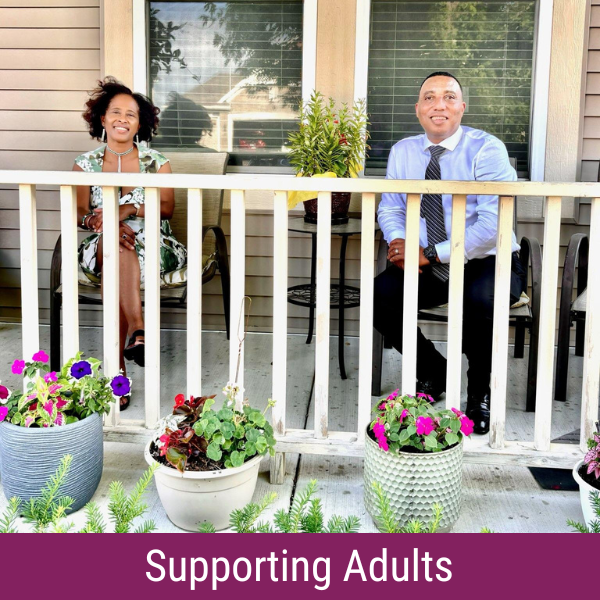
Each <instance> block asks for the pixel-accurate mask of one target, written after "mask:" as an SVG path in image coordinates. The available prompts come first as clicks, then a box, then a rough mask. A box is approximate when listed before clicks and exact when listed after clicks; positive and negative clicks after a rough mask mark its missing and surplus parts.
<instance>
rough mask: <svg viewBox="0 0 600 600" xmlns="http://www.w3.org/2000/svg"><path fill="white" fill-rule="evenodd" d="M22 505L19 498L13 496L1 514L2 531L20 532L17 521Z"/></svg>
mask: <svg viewBox="0 0 600 600" xmlns="http://www.w3.org/2000/svg"><path fill="white" fill-rule="evenodd" d="M20 507H21V501H20V500H19V499H18V498H11V499H10V500H9V501H8V508H7V509H6V511H5V512H4V514H3V515H1V516H0V533H18V531H17V528H16V523H17V518H18V516H19V508H20Z"/></svg>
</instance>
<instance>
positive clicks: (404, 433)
mask: <svg viewBox="0 0 600 600" xmlns="http://www.w3.org/2000/svg"><path fill="white" fill-rule="evenodd" d="M409 429H410V428H409ZM415 431H416V429H415ZM409 437H410V433H409V431H408V429H403V430H402V431H401V432H400V435H399V436H398V441H399V442H400V443H404V442H406V440H407V439H408V438H409ZM394 441H396V440H394Z"/></svg>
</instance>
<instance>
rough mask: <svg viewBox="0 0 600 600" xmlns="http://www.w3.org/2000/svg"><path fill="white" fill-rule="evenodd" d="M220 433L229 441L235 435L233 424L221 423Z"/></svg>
mask: <svg viewBox="0 0 600 600" xmlns="http://www.w3.org/2000/svg"><path fill="white" fill-rule="evenodd" d="M221 433H222V434H223V437H224V438H225V439H226V440H230V439H231V438H232V437H233V434H234V433H235V426H234V424H233V423H229V422H225V423H221Z"/></svg>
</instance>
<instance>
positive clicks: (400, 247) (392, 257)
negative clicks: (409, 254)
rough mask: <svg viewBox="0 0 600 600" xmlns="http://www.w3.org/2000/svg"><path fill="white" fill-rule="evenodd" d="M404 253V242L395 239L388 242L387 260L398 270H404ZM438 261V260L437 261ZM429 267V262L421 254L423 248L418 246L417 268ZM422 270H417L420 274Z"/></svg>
mask: <svg viewBox="0 0 600 600" xmlns="http://www.w3.org/2000/svg"><path fill="white" fill-rule="evenodd" d="M404 251H405V240H403V239H400V238H396V239H395V240H392V241H391V242H390V245H389V247H388V255H387V258H388V260H389V261H390V262H391V263H392V264H394V265H396V266H397V267H399V268H400V269H404V258H405V257H404ZM438 260H439V259H438ZM428 265H429V261H428V260H427V259H426V258H425V255H424V254H423V247H422V246H419V267H426V266H428ZM422 272H423V270H422V269H419V273H422Z"/></svg>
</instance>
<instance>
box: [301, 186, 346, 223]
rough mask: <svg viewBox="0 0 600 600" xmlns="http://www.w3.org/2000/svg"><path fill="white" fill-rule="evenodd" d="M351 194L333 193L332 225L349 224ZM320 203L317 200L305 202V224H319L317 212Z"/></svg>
mask: <svg viewBox="0 0 600 600" xmlns="http://www.w3.org/2000/svg"><path fill="white" fill-rule="evenodd" d="M351 196H352V194H351V193H350V192H332V193H331V224H332V225H344V224H345V223H347V222H348V210H349V209H350V198H351ZM318 206H319V201H318V199H317V198H313V199H312V200H305V201H304V210H305V212H306V214H305V215H304V222H305V223H316V222H317V210H318Z"/></svg>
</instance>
